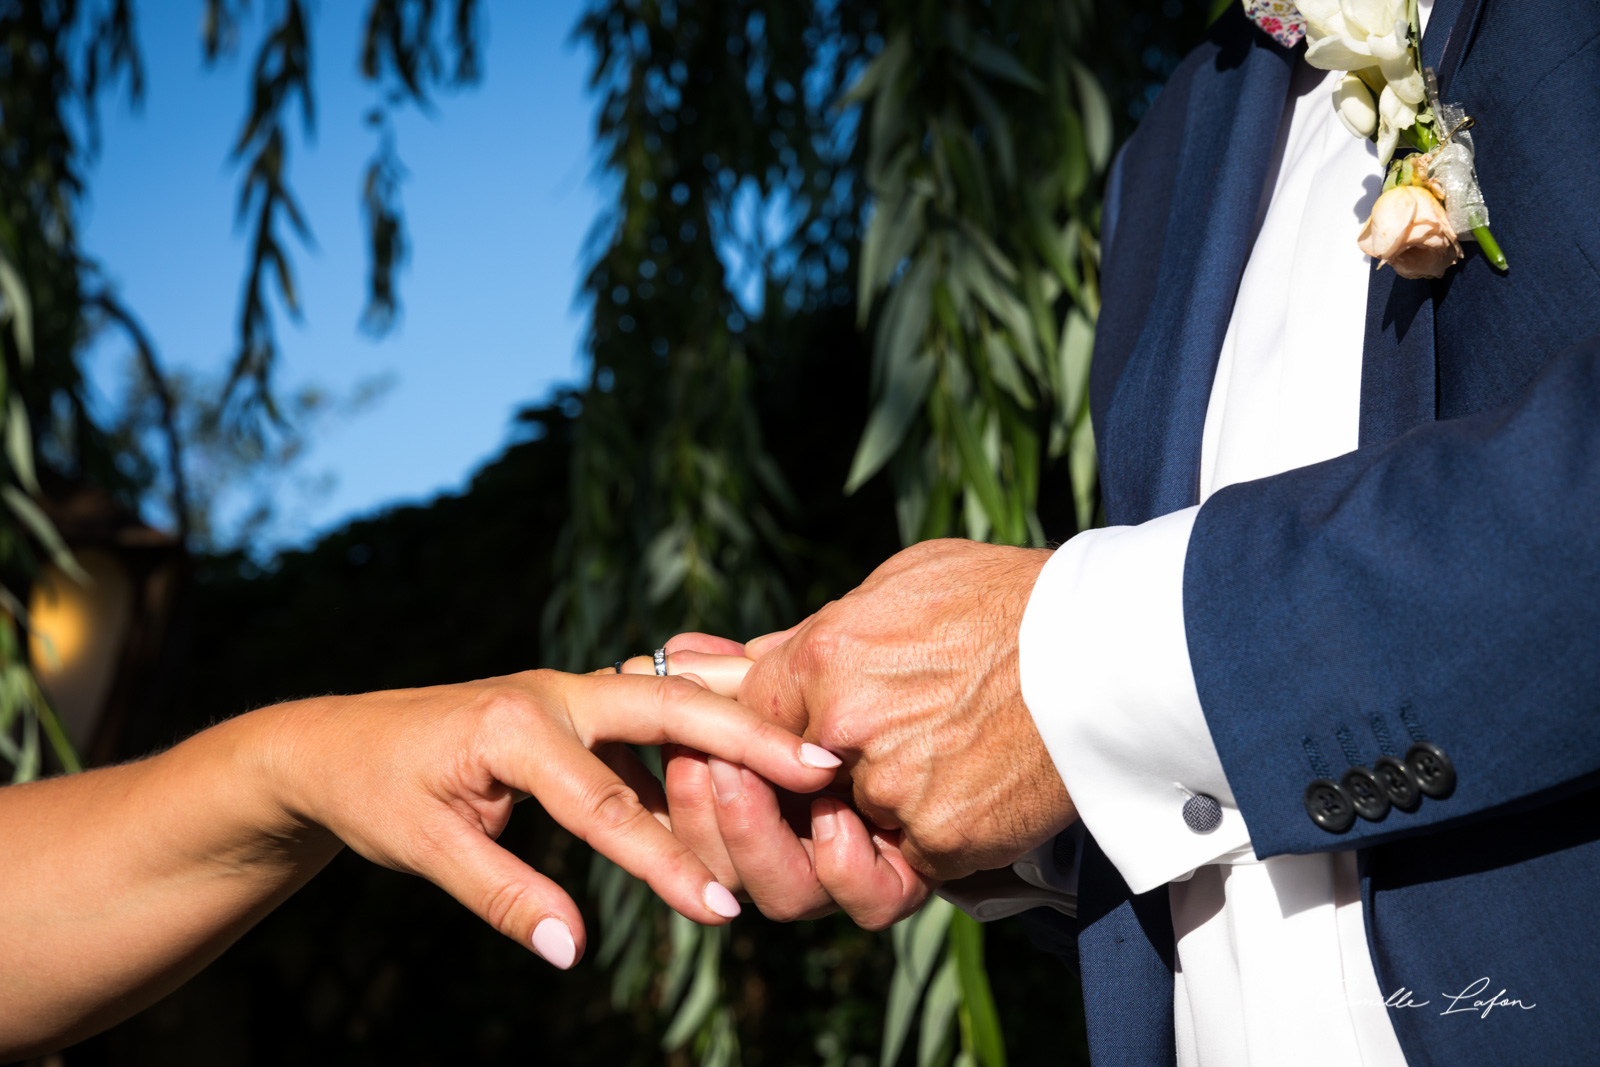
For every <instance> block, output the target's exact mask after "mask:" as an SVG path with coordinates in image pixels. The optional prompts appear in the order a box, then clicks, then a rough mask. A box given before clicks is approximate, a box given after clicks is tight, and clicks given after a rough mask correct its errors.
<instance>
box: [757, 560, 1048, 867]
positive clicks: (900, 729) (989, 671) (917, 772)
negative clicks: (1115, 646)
mask: <svg viewBox="0 0 1600 1067" xmlns="http://www.w3.org/2000/svg"><path fill="white" fill-rule="evenodd" d="M1048 558H1049V553H1048V552H1046V551H1043V550H1036V549H1021V548H1007V547H1003V546H997V545H985V544H978V543H976V542H972V541H958V540H945V541H929V542H925V543H923V544H920V545H916V546H914V547H912V548H908V549H906V550H905V551H903V552H901V553H899V554H897V555H895V556H894V557H892V558H891V559H890V560H888V562H886V563H884V564H883V566H881V567H879V568H878V569H877V570H876V571H874V572H873V573H872V575H871V576H870V577H869V578H868V579H867V580H866V581H865V582H864V583H862V585H861V587H860V588H858V589H856V590H855V591H853V592H851V593H850V594H848V595H847V596H845V597H844V598H843V599H841V600H838V601H835V602H834V603H832V604H829V605H828V606H827V607H825V608H823V609H822V610H821V611H819V612H817V613H816V614H815V615H813V616H812V617H811V618H810V619H808V620H806V621H805V622H804V623H803V624H801V625H800V626H799V627H798V628H797V629H795V630H794V631H792V632H790V633H785V634H778V635H773V636H772V637H770V638H762V639H758V640H756V641H754V642H751V643H750V645H748V646H747V647H746V654H747V655H748V656H749V657H750V658H752V659H754V660H755V661H756V662H755V666H753V667H752V668H751V669H750V672H749V673H748V674H747V675H746V676H745V678H744V681H743V683H742V685H741V687H740V690H739V699H740V700H741V701H742V702H744V703H746V704H749V705H750V706H751V707H753V708H756V709H758V710H761V711H764V712H766V713H767V714H769V715H770V716H772V718H773V719H774V720H776V721H777V722H778V723H779V724H781V725H783V726H786V727H788V728H789V729H792V730H794V731H796V732H799V733H802V734H803V735H804V736H805V737H806V738H807V739H809V740H811V741H814V742H816V743H817V744H819V745H821V746H822V747H823V748H826V749H828V750H829V751H830V752H834V753H836V754H837V755H839V756H841V757H843V758H844V760H845V765H846V769H847V770H848V771H849V778H850V788H851V793H852V795H853V797H854V799H855V803H856V806H857V808H859V809H860V811H861V812H862V814H863V815H865V816H866V817H867V819H868V820H870V821H871V822H872V823H874V824H876V825H877V826H879V827H883V828H885V829H889V830H899V831H901V832H902V837H901V840H900V842H899V847H900V849H901V851H902V852H903V854H904V856H905V858H906V859H907V860H908V861H909V862H910V864H911V865H912V866H913V867H914V868H916V869H917V870H918V871H920V872H922V873H923V874H925V875H929V876H932V877H934V878H940V879H949V878H960V877H962V876H963V875H966V874H970V873H972V872H973V871H977V870H986V869H989V868H994V867H1001V866H1004V865H1006V864H1007V863H1010V862H1012V861H1013V860H1015V859H1016V858H1017V857H1018V856H1021V855H1022V854H1023V853H1025V852H1027V851H1028V850H1029V849H1031V848H1034V847H1036V846H1037V845H1040V844H1042V843H1043V842H1045V841H1046V840H1048V839H1049V838H1050V837H1051V836H1052V835H1054V834H1056V833H1058V832H1060V831H1061V830H1062V829H1064V828H1065V827H1066V826H1067V825H1068V824H1070V823H1071V822H1072V821H1073V819H1074V818H1075V817H1076V812H1075V810H1074V809H1073V806H1072V801H1071V799H1070V798H1069V797H1068V796H1067V791H1066V788H1065V787H1064V786H1063V785H1062V783H1061V778H1060V776H1059V775H1058V774H1057V773H1056V770H1055V766H1054V765H1053V764H1052V763H1051V761H1050V756H1049V753H1048V752H1046V751H1045V747H1044V742H1043V741H1042V740H1040V738H1039V733H1038V731H1037V730H1036V729H1035V728H1034V725H1033V719H1032V717H1031V716H1030V715H1029V713H1028V709H1027V707H1026V706H1025V705H1024V704H1023V701H1022V690H1021V681H1020V672H1019V669H1018V662H1017V633H1018V630H1019V628H1020V627H1021V624H1022V615H1023V612H1024V610H1025V609H1026V608H1027V604H1028V596H1029V594H1030V593H1031V592H1032V590H1033V584H1034V580H1035V579H1036V578H1037V577H1038V574H1039V571H1040V569H1041V568H1042V567H1043V566H1044V563H1045V561H1046V560H1047V559H1048Z"/></svg>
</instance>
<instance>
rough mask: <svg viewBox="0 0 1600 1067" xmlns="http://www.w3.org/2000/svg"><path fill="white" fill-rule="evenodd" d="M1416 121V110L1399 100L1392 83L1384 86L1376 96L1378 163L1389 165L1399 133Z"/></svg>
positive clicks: (1397, 142)
mask: <svg viewBox="0 0 1600 1067" xmlns="http://www.w3.org/2000/svg"><path fill="white" fill-rule="evenodd" d="M1416 121H1417V109H1416V108H1415V107H1412V106H1411V105H1410V104H1408V103H1406V102H1405V101H1404V100H1402V99H1401V98H1400V94H1399V93H1397V92H1395V90H1394V84H1393V83H1390V84H1388V85H1385V86H1384V87H1383V92H1382V93H1380V94H1379V95H1378V162H1380V163H1382V164H1383V165H1384V166H1386V167H1387V166H1388V165H1389V160H1390V159H1391V158H1392V157H1393V156H1394V149H1395V146H1396V145H1397V144H1399V142H1400V131H1401V130H1403V129H1405V128H1406V127H1407V126H1410V125H1411V124H1412V123H1414V122H1416Z"/></svg>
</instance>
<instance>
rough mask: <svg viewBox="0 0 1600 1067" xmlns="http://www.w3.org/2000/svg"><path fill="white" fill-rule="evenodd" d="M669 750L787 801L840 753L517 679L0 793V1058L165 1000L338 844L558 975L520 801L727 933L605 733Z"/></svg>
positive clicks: (758, 721)
mask: <svg viewBox="0 0 1600 1067" xmlns="http://www.w3.org/2000/svg"><path fill="white" fill-rule="evenodd" d="M668 741H681V742H684V743H686V744H689V745H693V746H694V747H695V748H696V749H699V750H702V751H707V752H714V753H716V754H717V755H719V756H722V757H724V758H726V759H729V760H736V761H738V762H739V763H742V764H746V765H748V766H750V767H754V768H756V769H758V770H759V771H760V773H761V774H762V775H764V776H766V777H767V778H770V779H771V780H773V781H775V782H779V783H781V784H782V785H783V786H784V787H785V788H786V789H790V790H798V791H810V790H816V789H820V788H821V787H822V786H824V785H826V784H827V783H828V782H829V781H830V780H831V779H832V777H833V774H834V769H835V768H837V766H838V764H839V761H838V760H837V759H835V758H834V757H833V756H831V755H829V754H828V753H827V752H825V751H824V750H822V749H820V748H817V747H816V746H814V745H807V744H804V743H803V742H802V741H801V740H800V738H798V737H795V736H794V735H792V734H790V733H788V732H787V731H784V730H782V729H780V728H779V727H777V726H776V725H774V724H772V723H769V722H766V721H765V720H763V719H762V718H761V717H760V716H757V715H756V714H755V713H754V712H751V711H748V710H746V709H745V708H743V707H741V706H740V705H739V704H737V703H736V702H734V701H733V700H729V699H727V698H725V697H719V696H717V695H716V694H715V693H713V692H710V691H709V690H707V689H704V688H702V687H701V686H699V685H697V684H695V683H694V682H693V681H690V680H686V679H683V678H655V677H646V678H641V677H633V676H623V675H618V674H616V673H614V672H612V671H609V670H608V671H606V672H604V673H602V674H595V675H567V674H558V673H556V672H553V671H530V672H528V673H525V674H517V675H511V676H508V677H505V678H493V679H488V680H486V681H481V682H468V683H465V684H461V685H445V686H436V687H434V688H431V689H410V690H396V691H393V692H386V693H369V694H366V695H364V696H353V697H319V698H316V699H313V700H303V701H299V702H296V703H293V704H282V705H278V706H276V707H271V708H263V709H262V710H260V711H255V712H251V713H249V714H246V715H240V716H238V717H237V718H234V719H230V720H228V721H226V722H224V723H221V724H219V725H217V726H214V727H212V728H211V729H209V730H205V731H202V732H201V733H199V734H196V735H195V736H193V737H191V738H189V739H188V740H187V741H185V742H183V743H182V744H180V745H176V746H174V747H173V748H171V749H168V750H167V751H165V752H162V753H160V754H159V755H156V756H152V757H150V758H149V759H144V760H139V761H137V762H134V763H128V764H123V765H121V766H117V767H106V768H102V769H99V770H94V771H88V772H85V773H83V774H75V775H71V776H69V777H64V778H54V779H51V780H49V781H43V782H34V783H31V784H29V785H22V786H11V787H6V788H0V840H4V841H5V843H6V876H5V878H3V879H0V960H3V961H4V966H3V967H0V1060H7V1061H9V1060H11V1059H15V1058H18V1057H22V1056H27V1055H37V1054H40V1053H43V1052H48V1051H50V1050H52V1049H55V1048H60V1047H61V1046H63V1045H66V1044H70V1043H71V1042H73V1041H77V1040H81V1039H83V1038H85V1037H87V1036H89V1035H91V1034H93V1033H96V1032H97V1031H99V1030H103V1029H105V1028H106V1027H108V1026H111V1025H113V1024H115V1023H117V1022H119V1021H121V1020H122V1019H125V1018H127V1017H128V1016H130V1015H132V1014H134V1013H135V1012H137V1011H139V1010H140V1009H142V1008H144V1007H146V1006H147V1005H149V1004H152V1003H154V1002H155V1001H156V1000H158V999H160V998H161V997H163V996H165V995H166V994H167V993H169V992H171V991H172V990H173V989H174V988H176V987H177V986H178V985H180V984H181V983H183V982H184V981H186V980H187V979H188V978H190V977H191V976H192V975H194V973H195V972H196V971H198V970H200V968H202V967H204V966H205V965H206V964H207V963H209V962H210V961H211V960H212V959H214V958H216V956H217V955H218V954H220V953H221V952H222V951H223V950H224V949H225V948H227V947H228V945H230V944H232V943H233V942H234V941H236V940H237V939H238V938H239V937H240V936H241V935H243V934H244V932H245V931H247V930H248V929H250V927H251V926H253V925H254V924H255V923H257V922H259V921H260V920H261V918H262V917H263V916H265V915H266V914H267V913H268V912H270V911H271V910H272V909H273V908H274V907H276V906H277V905H278V904H280V903H282V902H283V901H284V900H285V899H287V898H288V896H289V895H290V894H291V893H293V892H294V891H295V890H296V889H298V888H299V887H300V886H301V885H304V884H305V882H306V881H307V880H308V879H310V878H311V877H312V876H313V875H314V874H316V872H317V871H319V870H321V869H322V867H323V866H324V865H326V864H327V862H328V861H329V860H330V859H332V858H333V856H334V855H335V854H336V853H337V852H338V850H339V845H340V842H341V841H342V842H344V843H346V844H348V845H350V846H351V847H352V848H354V849H355V850H356V851H357V852H360V853H361V854H362V855H363V856H366V857H367V858H368V859H370V860H373V861H374V862H376V863H381V864H383V865H384V866H386V867H391V868H394V869H395V870H400V871H409V872H411V873H414V874H420V875H423V876H424V877H426V878H429V879H431V880H433V881H434V882H436V883H438V884H439V885H440V886H442V887H443V888H444V889H446V890H447V891H449V892H450V893H451V894H452V895H454V896H455V897H456V898H457V899H458V900H460V901H461V902H462V903H463V904H465V905H466V906H467V907H468V908H470V909H472V910H473V911H474V912H476V913H477V914H478V915H480V916H481V917H482V918H483V919H485V920H486V921H487V922H489V923H491V924H492V925H493V926H494V927H495V928H496V929H498V930H499V931H500V932H501V933H503V934H505V935H506V936H508V937H510V938H512V939H513V940H515V941H517V942H518V943H519V944H521V945H524V946H526V947H528V948H531V949H533V950H534V951H535V952H538V953H539V954H540V955H542V956H543V957H544V958H546V959H547V960H549V961H550V962H551V963H553V964H555V965H556V966H558V967H563V968H564V967H570V966H572V964H573V963H574V962H575V961H576V960H577V959H578V958H579V957H580V956H581V955H582V954H583V947H584V943H585V937H584V928H583V920H582V918H581V917H580V916H579V914H578V909H577V907H576V906H575V905H574V904H573V902H572V899H571V898H570V897H569V896H568V895H567V894H566V893H565V892H564V891H563V890H562V889H561V887H560V886H558V885H556V884H555V883H554V882H552V881H550V880H549V879H548V878H545V877H544V876H543V875H540V874H539V873H538V872H536V871H534V870H533V869H532V868H530V867H529V866H528V865H527V864H525V863H524V862H522V860H520V859H518V858H517V857H516V856H513V855H512V854H511V853H509V852H507V851H506V850H504V849H502V848H501V847H500V846H499V845H497V844H495V838H496V837H497V836H498V835H499V834H500V832H501V831H502V830H503V829H505V826H506V823H507V822H508V821H509V819H510V818H511V808H512V805H513V804H514V803H515V802H516V801H517V800H518V799H520V798H521V797H523V796H526V795H532V796H534V797H537V798H538V800H539V802H540V803H541V804H543V805H544V807H545V808H546V809H547V810H548V811H549V812H550V813H551V815H553V816H554V817H555V818H556V820H557V821H558V822H560V823H561V824H562V825H563V826H565V827H566V828H567V829H569V830H571V831H572V832H573V833H575V834H576V835H578V836H579V837H581V838H582V839H583V840H585V841H587V842H588V843H589V844H591V845H593V846H594V847H595V848H596V849H598V850H599V851H601V852H603V853H604V854H605V855H607V856H609V857H610V858H611V859H613V860H615V861H616V862H617V863H619V864H620V865H622V866H623V867H625V868H626V869H627V870H629V871H630V872H632V873H633V874H635V875H637V876H639V877H640V878H643V879H644V880H645V881H647V882H648V883H649V884H650V885H651V887H652V888H654V889H655V890H656V892H658V893H659V894H661V896H662V897H663V898H664V899H665V900H666V901H667V902H668V903H669V904H671V905H672V906H673V907H674V908H676V909H677V910H678V911H680V912H682V913H683V914H684V915H687V916H688V917H689V918H691V919H694V920H696V921H697V922H702V923H722V922H726V921H727V920H728V919H729V918H731V917H732V916H733V915H736V914H738V912H739V905H738V903H737V902H736V901H735V900H734V898H733V896H732V894H730V893H729V892H728V890H727V889H725V888H723V887H722V886H721V885H720V884H718V882H717V881H716V880H715V879H714V878H713V877H712V874H711V872H710V871H709V870H707V868H706V867H705V865H704V864H703V863H702V862H701V861H700V860H699V859H697V858H696V857H695V855H694V853H693V852H692V851H690V849H689V848H688V847H687V846H685V845H684V844H682V843H681V842H679V841H678V840H677V839H676V838H674V837H673V836H672V834H671V833H670V832H669V831H668V830H667V828H666V826H665V825H664V820H665V818H666V814H665V813H666V801H665V798H664V797H663V796H662V792H661V787H660V785H659V783H657V782H656V780H655V779H654V778H653V777H651V776H650V775H649V774H648V773H647V772H646V771H645V770H644V768H643V767H642V766H640V765H639V763H638V761H637V760H636V759H635V758H634V757H633V754H632V753H631V752H630V751H628V749H627V747H626V745H624V744H622V742H634V743H638V744H659V743H663V742H668Z"/></svg>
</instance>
